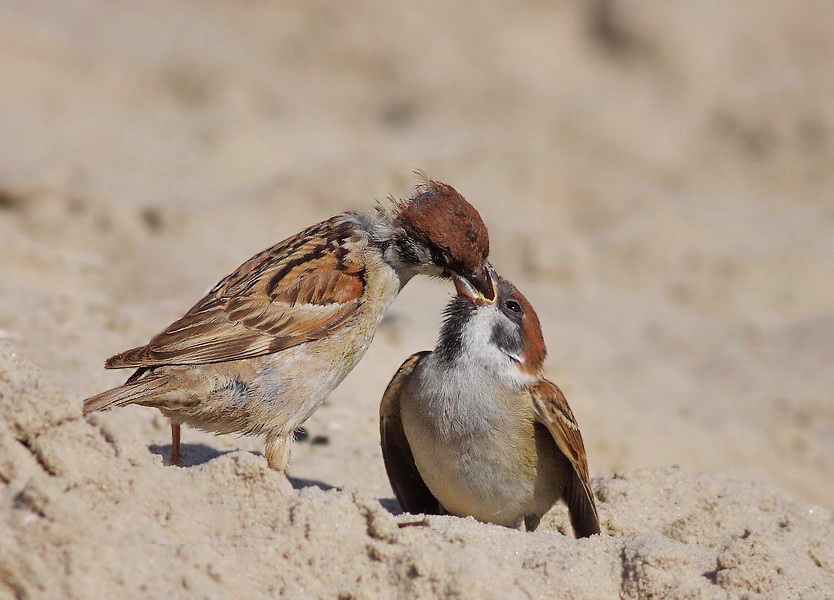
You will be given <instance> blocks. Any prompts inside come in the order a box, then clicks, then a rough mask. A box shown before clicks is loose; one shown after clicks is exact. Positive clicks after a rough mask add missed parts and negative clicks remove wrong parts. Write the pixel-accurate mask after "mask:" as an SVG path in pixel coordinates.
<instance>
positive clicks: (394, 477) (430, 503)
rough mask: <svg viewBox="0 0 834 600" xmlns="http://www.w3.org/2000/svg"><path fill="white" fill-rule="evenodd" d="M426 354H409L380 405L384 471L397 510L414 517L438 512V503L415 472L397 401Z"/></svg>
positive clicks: (412, 456) (380, 432) (426, 352)
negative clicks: (395, 498)
mask: <svg viewBox="0 0 834 600" xmlns="http://www.w3.org/2000/svg"><path fill="white" fill-rule="evenodd" d="M428 354H430V352H428V351H424V352H418V353H417V354H412V355H411V356H410V357H408V359H407V360H406V361H405V362H404V363H403V364H402V366H401V367H400V368H399V370H398V371H397V374H396V375H394V378H393V379H391V383H389V384H388V387H387V388H386V390H385V394H383V396H382V402H381V404H380V406H379V435H380V441H381V443H382V458H383V460H384V461H385V471H386V473H388V481H389V482H391V488H392V489H393V490H394V495H396V496H397V501H398V502H399V503H400V507H401V508H402V509H403V510H404V511H405V512H409V513H413V514H420V513H423V514H427V515H436V514H440V512H441V511H440V503H439V502H438V501H437V498H435V497H434V496H433V495H432V493H431V492H430V491H429V488H428V487H427V486H426V484H425V482H424V481H423V478H422V477H421V476H420V472H419V471H418V470H417V465H416V464H415V463H414V455H413V454H412V453H411V446H410V445H409V444H408V439H406V437H405V431H404V430H403V424H402V419H401V418H400V398H401V397H402V393H403V391H404V389H405V386H406V384H407V383H408V380H409V378H410V377H411V373H412V371H413V370H414V367H415V366H417V364H418V363H419V362H420V361H421V360H422V359H423V358H424V357H426V356H427V355H428Z"/></svg>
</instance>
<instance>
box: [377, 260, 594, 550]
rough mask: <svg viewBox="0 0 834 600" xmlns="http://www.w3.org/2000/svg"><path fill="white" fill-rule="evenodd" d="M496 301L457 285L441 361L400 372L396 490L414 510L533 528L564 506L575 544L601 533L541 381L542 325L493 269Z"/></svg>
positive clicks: (578, 444) (414, 363) (572, 435)
mask: <svg viewBox="0 0 834 600" xmlns="http://www.w3.org/2000/svg"><path fill="white" fill-rule="evenodd" d="M489 273H490V277H491V281H492V282H493V285H494V288H495V292H493V293H488V294H486V293H484V291H483V290H482V289H479V288H477V287H475V286H473V285H472V284H471V283H470V282H468V281H467V280H466V279H464V278H462V277H458V276H454V278H455V286H456V288H457V290H458V295H457V296H456V297H455V298H453V299H452V301H451V302H450V303H449V305H448V306H447V307H446V310H445V320H444V323H443V327H442V329H441V332H440V339H439V341H438V343H437V347H436V348H435V349H434V351H433V352H428V351H426V352H419V353H417V354H414V355H413V356H411V357H410V358H409V359H408V360H406V361H405V363H403V365H402V366H401V367H400V369H399V371H398V372H397V374H396V375H395V376H394V378H393V379H392V380H391V383H390V384H389V385H388V389H387V390H386V391H385V395H384V396H383V398H382V404H381V406H380V433H381V438H382V455H383V457H384V459H385V468H386V471H387V473H388V479H389V480H390V482H391V487H392V488H393V489H394V493H395V494H396V496H397V500H399V502H400V506H401V507H402V508H403V510H405V511H407V512H411V513H424V514H444V513H451V514H453V515H458V516H473V517H475V518H476V519H478V520H480V521H484V522H488V523H496V524H498V525H505V526H507V527H517V528H519V529H521V528H525V529H526V530H528V531H532V530H534V529H535V528H536V527H537V526H538V524H539V521H540V519H541V517H542V515H544V513H545V512H547V511H548V509H550V507H551V506H553V504H554V503H555V502H556V501H557V500H558V499H560V498H561V499H563V500H564V501H565V502H566V503H567V505H568V508H569V510H570V518H571V523H572V525H573V530H574V533H575V534H576V536H577V537H586V536H589V535H593V534H595V533H599V531H600V529H599V518H598V517H597V510H596V505H595V504H594V496H593V493H592V492H591V486H590V483H589V481H588V463H587V461H586V458H585V448H584V446H583V444H582V436H581V435H580V433H579V426H578V425H577V424H576V419H575V418H574V416H573V413H572V412H571V410H570V407H569V406H568V403H567V402H566V401H565V397H564V396H563V395H562V393H561V392H560V391H559V388H557V387H556V386H555V385H554V384H553V383H551V382H550V381H548V380H547V379H544V378H543V377H542V362H543V361H544V357H545V352H546V350H545V345H544V339H543V337H542V331H541V327H540V325H539V320H538V317H537V316H536V313H535V311H534V310H533V307H532V306H530V303H529V302H528V301H527V299H526V298H525V297H524V296H522V295H521V294H520V293H519V291H518V290H517V289H516V288H515V287H514V286H513V285H512V284H511V283H510V282H509V281H506V280H505V279H502V278H500V277H498V276H497V275H495V274H494V272H493V271H492V270H491V268H490V269H489Z"/></svg>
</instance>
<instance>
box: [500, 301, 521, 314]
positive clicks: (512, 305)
mask: <svg viewBox="0 0 834 600" xmlns="http://www.w3.org/2000/svg"><path fill="white" fill-rule="evenodd" d="M504 306H506V307H507V308H508V309H509V310H511V311H513V312H514V313H520V312H521V304H519V303H518V302H516V301H515V300H507V301H506V302H505V303H504Z"/></svg>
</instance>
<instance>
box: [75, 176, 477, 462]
mask: <svg viewBox="0 0 834 600" xmlns="http://www.w3.org/2000/svg"><path fill="white" fill-rule="evenodd" d="M417 174H418V177H420V178H421V181H420V183H419V185H418V186H417V188H416V192H415V194H414V195H413V196H412V197H411V198H410V199H408V200H402V201H398V202H395V203H394V205H393V206H392V208H391V209H390V210H389V209H386V208H384V207H382V206H381V205H378V206H377V209H376V211H375V212H374V213H365V212H346V213H343V214H340V215H336V216H335V217H332V218H330V219H328V220H326V221H323V222H321V223H318V224H316V225H312V226H311V227H308V228H307V229H305V230H304V231H302V232H300V233H298V234H297V235H294V236H292V237H290V238H288V239H286V240H284V241H283V242H279V243H278V244H276V245H274V246H272V247H271V248H268V249H266V250H264V251H263V252H260V253H259V254H256V255H255V256H253V257H252V258H250V259H249V260H248V261H246V262H245V263H243V264H242V265H241V266H240V267H238V268H237V269H236V270H235V271H234V272H233V273H232V274H231V275H229V276H228V277H226V278H224V279H223V280H222V281H220V282H219V283H218V284H217V285H216V286H214V288H213V289H212V290H211V291H210V292H209V293H208V294H207V295H206V296H205V297H204V298H203V299H202V300H200V301H199V302H197V304H195V305H194V306H193V307H192V308H191V309H190V310H189V311H188V312H187V313H185V315H184V316H183V317H182V318H180V319H179V320H177V321H175V322H174V323H172V324H171V325H169V326H168V327H167V328H166V329H165V330H164V331H163V332H162V333H160V334H158V335H157V336H155V337H154V338H153V339H151V341H150V342H149V343H148V344H147V345H145V346H141V347H139V348H133V349H132V350H127V351H125V352H122V353H121V354H117V355H116V356H113V357H111V358H109V359H108V360H107V361H106V363H105V367H106V368H108V369H121V368H136V369H137V370H136V372H135V373H133V375H132V376H131V377H130V378H129V379H128V380H127V382H126V383H125V384H124V385H122V386H120V387H117V388H115V389H112V390H109V391H106V392H103V393H101V394H98V395H96V396H93V397H91V398H87V399H86V400H85V401H84V413H85V414H86V413H90V412H92V411H96V410H101V409H104V408H108V407H111V406H124V405H127V404H140V405H142V406H152V407H155V408H158V409H159V410H160V411H162V413H163V414H164V415H165V416H166V417H168V418H169V419H170V420H171V434H172V449H171V463H172V464H181V463H182V456H181V453H180V444H179V441H180V440H179V434H180V425H181V424H182V423H187V424H189V425H191V426H193V427H197V428H199V429H203V430H206V431H213V432H216V433H234V432H237V433H242V434H253V435H257V434H263V435H264V436H265V438H266V450H265V455H266V459H267V461H268V463H269V465H270V466H271V467H272V468H274V469H277V470H279V471H283V470H284V469H285V468H286V466H287V463H288V461H289V447H290V442H291V440H292V435H293V431H294V430H295V429H296V428H297V427H298V426H299V425H301V424H302V423H303V422H304V421H305V420H307V418H309V417H310V415H311V414H312V413H313V412H314V411H315V410H316V408H318V406H319V405H320V404H321V403H322V402H323V401H324V399H325V398H327V396H328V395H329V394H330V392H332V391H333V389H334V388H335V387H336V386H337V385H339V383H340V382H341V381H342V379H344V378H345V376H346V375H347V374H348V373H349V372H350V370H351V369H353V367H354V366H355V365H356V363H357V362H359V359H361V358H362V355H364V354H365V351H366V350H367V348H368V345H369V344H370V343H371V340H372V338H373V336H374V333H375V331H376V328H377V326H378V325H379V323H380V321H381V320H382V317H383V315H384V314H385V311H386V310H387V309H388V307H389V305H390V304H391V302H392V301H393V300H394V298H395V297H396V296H397V294H398V293H399V291H400V290H401V289H402V287H403V286H404V285H405V284H406V283H407V282H408V281H409V279H411V277H412V276H414V275H416V274H425V275H430V276H436V277H446V278H448V277H450V276H452V275H454V276H456V277H459V278H460V279H461V280H462V281H464V280H465V281H467V282H468V285H471V286H472V287H473V288H474V289H478V290H481V292H482V293H484V294H487V295H489V294H490V293H492V291H491V283H490V279H489V275H488V273H487V270H486V264H487V263H486V261H487V255H488V254H489V238H488V235H487V230H486V227H485V226H484V223H483V221H482V220H481V217H480V215H479V214H478V211H477V210H475V209H474V208H473V207H472V205H470V204H469V203H468V202H467V201H466V200H464V198H463V196H461V195H460V194H458V192H456V191H455V190H454V189H453V188H452V187H451V186H448V185H446V184H443V183H440V182H437V181H432V180H431V179H428V177H426V176H425V174H423V173H420V172H418V173H417Z"/></svg>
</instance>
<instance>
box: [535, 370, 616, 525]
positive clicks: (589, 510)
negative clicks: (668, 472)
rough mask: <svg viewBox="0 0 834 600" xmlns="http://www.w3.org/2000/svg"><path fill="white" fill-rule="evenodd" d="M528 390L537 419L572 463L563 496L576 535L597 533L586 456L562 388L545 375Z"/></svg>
mask: <svg viewBox="0 0 834 600" xmlns="http://www.w3.org/2000/svg"><path fill="white" fill-rule="evenodd" d="M530 393H531V395H532V397H533V406H534V407H535V411H536V420H537V421H538V422H539V423H541V424H542V425H544V426H545V427H546V428H547V430H548V431H549V432H550V435H551V436H552V437H553V440H554V441H555V442H556V445H557V446H558V447H559V450H561V452H562V454H564V455H565V457H566V458H567V459H568V461H569V462H570V464H571V466H572V467H573V472H574V478H573V479H572V481H570V482H569V484H568V488H567V489H566V493H565V499H566V501H567V503H568V508H569V509H570V513H571V521H572V523H573V526H574V530H575V531H576V535H577V536H578V537H586V536H588V535H592V534H594V533H599V531H600V529H599V516H598V515H597V508H596V503H595V502H594V494H593V491H592V490H591V483H590V476H589V475H588V460H587V458H586V456H585V445H584V444H583V443H582V434H580V433H579V425H578V424H577V423H576V418H575V417H574V416H573V412H572V411H571V409H570V406H568V402H567V400H565V397H564V395H562V392H561V390H559V388H558V387H556V385H554V384H553V383H552V382H550V381H548V380H546V379H544V380H542V381H541V382H540V383H537V384H536V385H534V386H533V387H532V388H530Z"/></svg>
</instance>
